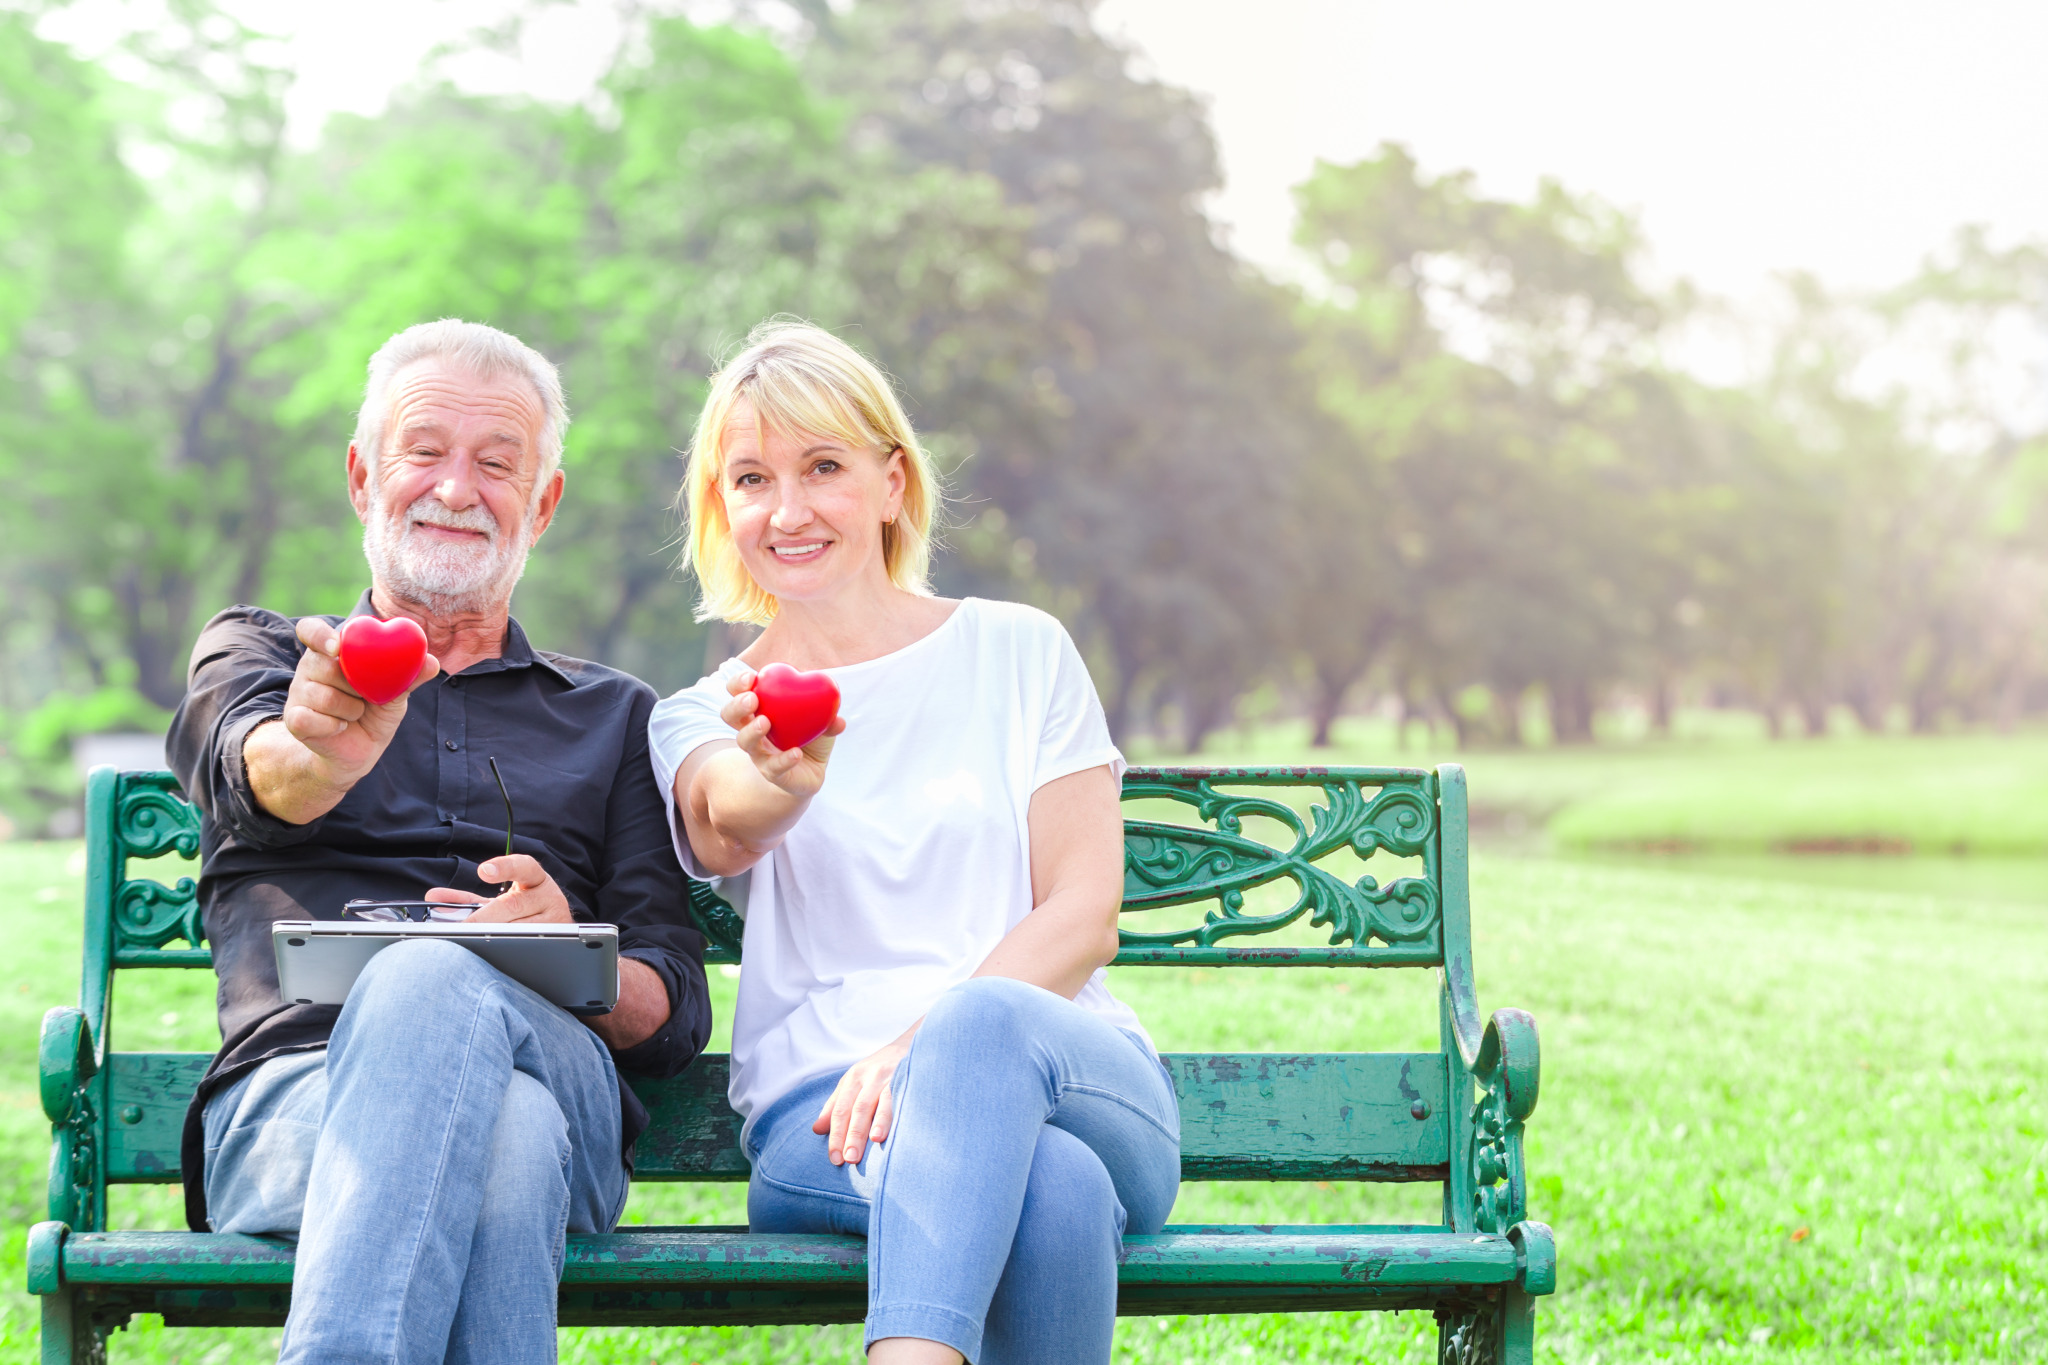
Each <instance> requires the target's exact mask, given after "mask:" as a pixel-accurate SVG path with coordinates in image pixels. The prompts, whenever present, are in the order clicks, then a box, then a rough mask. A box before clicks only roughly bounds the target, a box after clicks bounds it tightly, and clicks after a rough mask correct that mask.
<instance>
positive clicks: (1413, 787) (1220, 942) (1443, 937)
mask: <svg viewBox="0 0 2048 1365" xmlns="http://www.w3.org/2000/svg"><path fill="white" fill-rule="evenodd" d="M1123 795H1124V800H1125V802H1126V809H1127V813H1128V814H1129V815H1130V817H1131V818H1129V819H1128V820H1127V821H1126V824H1125V834H1124V839H1125V851H1126V872H1125V883H1124V885H1125V900H1124V911H1125V914H1126V916H1127V919H1128V921H1129V922H1132V923H1135V924H1137V925H1138V926H1139V927H1136V928H1126V929H1125V931H1124V934H1123V948H1122V951H1121V952H1120V953H1119V954H1118V956H1117V961H1118V962H1119V963H1124V964H1153V965H1165V966H1181V967H1191V966H1199V967H1229V966H1243V967H1323V968H1339V969H1343V968H1358V967H1434V968H1437V969H1439V972H1440V981H1441V985H1440V989H1439V990H1438V992H1437V996H1438V1012H1439V1016H1440V1024H1439V1031H1440V1037H1441V1042H1440V1044H1439V1047H1438V1049H1437V1050H1436V1051H1432V1052H1413V1053H1404V1052H1337V1053H1308V1052H1301V1053H1226V1054H1216V1055H1209V1054H1195V1053H1169V1054H1167V1055H1166V1062H1167V1064H1168V1066H1169V1067H1170V1068H1171V1069H1172V1072H1173V1077H1174V1083H1175V1086H1176V1088H1177V1090H1178V1092H1179V1096H1180V1108H1181V1132H1182V1139H1181V1140H1182V1157H1181V1162H1182V1173H1183V1175H1184V1176H1185V1178H1187V1179H1189V1180H1237V1181H1253V1180H1261V1181H1304V1180H1306V1181H1339V1180H1345V1181H1431V1182H1437V1183H1439V1184H1441V1185H1442V1187H1443V1205H1442V1208H1443V1215H1442V1221H1441V1222H1440V1223H1430V1224H1424V1225H1405V1224H1404V1225H1360V1224H1344V1225H1325V1226H1281V1225H1247V1226H1170V1227H1168V1228H1167V1229H1166V1231H1165V1232H1163V1233H1161V1234H1160V1235H1158V1236H1156V1237H1130V1238H1126V1239H1125V1243H1124V1257H1123V1264H1122V1269H1121V1270H1120V1272H1119V1300H1118V1311H1119V1312H1120V1313H1124V1314H1141V1315H1142V1314H1163V1313H1243V1312H1275V1311H1308V1310H1316V1311H1321V1310H1329V1309H1384V1310H1422V1311H1429V1312H1434V1313H1435V1315H1436V1317H1437V1320H1438V1341H1439V1359H1440V1361H1443V1362H1450V1363H1452V1365H1481V1363H1482V1362H1493V1361H1517V1362H1527V1361H1530V1360H1532V1359H1533V1346H1534V1331H1535V1313H1534V1299H1535V1297H1536V1296H1538V1295H1542V1294H1548V1293H1550V1292H1551V1291H1552V1290H1553V1289H1554V1288H1555V1286H1556V1280H1557V1254H1556V1246H1555V1242H1554V1240H1553V1238H1552V1236H1551V1232H1550V1229H1549V1228H1548V1227H1546V1226H1545V1225H1543V1224H1542V1223H1538V1222H1531V1221H1528V1220H1527V1215H1526V1208H1525V1198H1526V1194H1527V1191H1528V1188H1529V1185H1528V1178H1527V1175H1526V1173H1525V1172H1524V1169H1523V1161H1522V1126H1523V1123H1524V1121H1525V1120H1527V1118H1528V1117H1529V1114H1530V1111H1531V1110H1533V1109H1534V1108H1535V1107H1536V1089H1537V1044H1536V1026H1535V1023H1534V1021H1533V1020H1532V1019H1530V1017H1529V1016H1528V1015H1527V1014H1525V1013H1523V1012H1522V1011H1520V1010H1500V1011H1498V1012H1496V1013H1495V1014H1494V1015H1493V1017H1492V1020H1491V1022H1489V1023H1487V1024H1485V1025H1484V1026H1482V1025H1481V1023H1480V1018H1479V1014H1478V1008H1477V1004H1476V1000H1475V995H1474V989H1473V978H1472V933H1471V902H1470V896H1469V892H1468V890H1467V875H1466V870H1467V848H1466V835H1467V819H1466V804H1465V777H1464V773H1463V771H1462V770H1461V769H1459V768H1457V767H1455V766H1445V767H1442V768H1438V769H1437V770H1435V771H1434V772H1431V771H1427V770H1422V769H1411V768H1231V769H1216V768H1209V769H1203V768H1181V769H1175V768H1133V769H1132V770H1131V771H1130V773H1129V774H1128V775H1127V776H1126V778H1125V779H1124V792H1123ZM1312 803H1313V804H1312ZM1248 826H1249V827H1250V828H1249V829H1248ZM86 829H87V840H86V856H87V872H86V890H85V971H84V982H83V986H82V988H81V991H80V998H79V1004H78V1007H77V1008H72V1007H70V1006H60V1007H58V1008H55V1009H52V1010H51V1011H50V1012H49V1014H48V1015H47V1016H46V1017H45V1018H44V1020H43V1032H42V1049H41V1058H40V1071H41V1089H42V1104H43V1109H44V1111H45V1112H46V1113H47V1114H48V1115H49V1118H50V1122H51V1123H52V1124H53V1125H54V1127H53V1141H52V1147H51V1153H50V1202H49V1221H47V1222H43V1223H38V1224H36V1225H35V1227H34V1228H32V1229H31V1230H30V1232H29V1236H28V1288H29V1291H30V1292H31V1293H33V1294H37V1295H40V1296H41V1298H42V1322H43V1356H42V1358H43V1361H44V1362H45V1365H74V1363H75V1362H83V1361H98V1360H102V1359H104V1356H105V1351H106V1340H107V1335H108V1334H109V1333H110V1332H112V1331H113V1330H114V1329H115V1328H117V1327H120V1326H122V1325H124V1324H126V1323H127V1321H128V1320H129V1318H130V1316H131V1315H133V1314H136V1313H158V1314H161V1315H162V1316H163V1320H164V1322H165V1323H166V1324H167V1325H169V1326H174V1327H176V1326H202V1325H209V1326H263V1325H276V1324H279V1323H282V1322H283V1321H284V1318H285V1312H286V1310H287V1308H288V1307H289V1304H290V1298H291V1282H292V1257H293V1247H292V1245H291V1244H290V1243H288V1242H283V1241H278V1240H274V1239H270V1238H263V1237H247V1236H235V1235H223V1234H214V1233H195V1232H184V1231H167V1232H141V1231H136V1232H115V1231H108V1230H107V1224H108V1217H107V1190H108V1186H109V1185H115V1184H123V1183H134V1182H157V1183H169V1182H175V1181H176V1180H178V1178H179V1169H178V1162H179V1137H180V1129H181V1126H182V1123H183V1120H184V1115H185V1106H186V1101H187V1100H188V1099H189V1098H190V1096H191V1094H192V1092H193V1088H194V1086H195V1085H196V1084H197V1082H198V1080H199V1077H200V1075H201V1074H202V1073H203V1072H204V1071H205V1069H206V1065H207V1062H208V1060H209V1059H208V1057H207V1056H206V1055H205V1054H203V1053H148V1052H115V1051H113V1050H112V1049H111V1044H112V1041H113V1030H112V1024H113V994H114V992H113V985H114V973H115V972H116V971H118V970H120V969H122V968H134V967H186V968H203V967H206V966H208V965H209V963H210V957H209V954H208V952H207V950H206V948H204V947H203V946H200V945H202V944H203V943H204V941H205V940H204V932H203V927H202V925H201V923H200V917H199V909H198V903H197V893H196V888H195V887H194V885H193V882H192V881H191V879H189V878H181V879H180V880H179V881H178V883H177V885H175V886H166V885H164V884H162V883H160V882H157V881H152V880H147V879H142V878H136V879H131V878H130V876H129V867H128V864H129V861H130V860H131V859H149V858H158V857H162V856H165V855H167V854H172V853H176V854H181V855H183V856H184V857H186V858H192V857H195V856H196V855H197V853H198V848H199V816H198V812H197V811H196V810H195V809H194V808H193V807H191V806H190V805H188V804H187V803H186V802H185V801H184V799H183V798H182V797H181V796H180V795H179V792H178V789H177V785H176V782H175V780H174V779H173V778H172V777H171V776H170V775H169V774H168V773H152V772H123V773H117V772H115V771H114V770H113V769H111V768H98V769H95V770H94V771H93V772H92V773H91V774H90V776H89V778H88V782H87V789H86ZM1261 834H1263V835H1265V836H1266V837H1267V838H1270V839H1271V840H1272V842H1271V843H1270V844H1269V843H1267V842H1263V841H1262V840H1261V838H1260V837H1258V836H1259V835H1261ZM1275 845H1278V846H1277V847H1276V846H1275ZM1376 855H1377V856H1379V857H1380V858H1382V859H1383V860H1384V859H1391V860H1398V861H1397V862H1396V863H1395V865H1396V866H1398V867H1400V868H1401V869H1402V870H1403V871H1404V872H1405V873H1408V874H1410V875H1402V876H1398V877H1395V878H1392V879H1387V880H1385V882H1384V884H1382V880H1381V879H1380V878H1377V877H1375V876H1371V875H1362V874H1361V864H1362V860H1366V859H1372V858H1375V856H1376ZM1373 866H1374V868H1375V869H1376V870H1378V871H1385V870H1386V869H1385V867H1383V866H1382V865H1381V863H1380V862H1375V863H1374V864H1373ZM1204 903H1206V904H1207V905H1208V906H1209V908H1208V910H1207V911H1206V913H1205V914H1203V915H1202V917H1201V918H1199V919H1191V918H1190V915H1191V912H1190V911H1187V910H1182V911H1181V912H1180V916H1179V918H1178V919H1174V918H1173V917H1172V916H1170V915H1167V914H1161V913H1155V912H1159V911H1163V910H1165V909H1166V908H1167V907H1175V906H1188V905H1198V904H1204ZM692 910H693V912H694V913H695V915H696V916H697V918H698V921H699V923H700V924H701V926H702V928H703V929H704V930H705V933H706V935H707V937H708V939H709V941H710V944H711V948H710V951H709V952H708V954H707V957H708V958H709V960H711V961H713V962H737V961H738V960H739V920H738V918H737V916H736V915H735V914H734V913H733V912H732V911H731V909H730V908H729V907H727V906H726V905H725V903H724V902H723V901H721V900H719V899H718V898H717V897H715V896H714V895H712V894H711V892H710V890H709V888H707V887H695V888H693V905H692ZM1261 936H1263V941H1260V940H1261ZM179 943H183V944H185V945H189V946H174V945H176V944H179ZM726 1066H727V1058H726V1057H725V1056H724V1055H723V1054H716V1053H712V1054H706V1055H705V1056H703V1057H701V1058H699V1059H698V1060H697V1061H696V1062H695V1063H694V1064H693V1065H692V1066H691V1067H690V1068H689V1069H688V1070H687V1071H686V1072H684V1074H683V1075H681V1076H679V1077H677V1078H675V1079H674V1080H669V1081H635V1082H634V1086H635V1088H636V1089H637V1090H638V1091H639V1093H640V1095H641V1098H642V1099H644V1100H645V1101H646V1103H647V1107H648V1109H649V1111H650V1112H651V1114H652V1115H653V1124H652V1126H651V1127H650V1128H649V1130H648V1131H647V1133H646V1134H645V1136H643V1137H642V1138H641V1139H640V1143H639V1146H638V1148H637V1149H636V1161H635V1172H634V1178H635V1179H638V1180H693V1181H710V1180H721V1181H743V1180H745V1179H746V1178H747V1172H748V1167H747V1159H746V1156H745V1155H744V1153H743V1152H742V1151H741V1148H740V1144H739V1131H740V1123H739V1118H738V1116H737V1115H735V1114H734V1113H733V1112H732V1110H731V1109H730V1108H729V1107H728V1106H727V1104H726V1098H725V1093H726ZM866 1303H867V1290H866V1244H865V1243H864V1242H863V1241H861V1240H860V1239H857V1238H847V1237H830V1236H767V1235H758V1234H754V1233H750V1232H748V1231H747V1229H746V1228H744V1227H725V1226H709V1225H704V1226H681V1227H675V1226H665V1227H652V1226H627V1227H621V1228H620V1229H619V1230H618V1231H617V1232H615V1233H611V1234H609V1235H606V1236H591V1237H583V1236H572V1237H571V1238H570V1239H569V1245H568V1254H567V1259H566V1262H565V1264H564V1267H563V1271H562V1290H561V1321H562V1322H563V1323H564V1324H565V1325H579V1324H584V1325H589V1324H613V1325H660V1324H670V1325H682V1324H691V1325H696V1324H745V1323H828V1322H856V1321H859V1320H860V1318H861V1317H862V1316H863V1314H864V1312H865V1308H866Z"/></svg>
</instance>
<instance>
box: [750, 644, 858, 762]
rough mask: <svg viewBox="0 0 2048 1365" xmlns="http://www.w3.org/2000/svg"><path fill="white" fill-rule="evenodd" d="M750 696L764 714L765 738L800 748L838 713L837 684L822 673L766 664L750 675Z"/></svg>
mask: <svg viewBox="0 0 2048 1365" xmlns="http://www.w3.org/2000/svg"><path fill="white" fill-rule="evenodd" d="M754 699H755V700H756V701H758V702H759V703H760V705H761V714H762V715H764V716H766V717H768V742H769V743H770V744H773V745H774V746H775V747H776V748H778V749H801V748H803V747H804V745H806V744H809V743H810V742H811V741H812V740H814V739H816V738H817V737H818V736H819V735H822V734H824V733H825V731H826V730H827V729H828V728H829V727H830V726H831V724H832V720H833V718H834V717H835V716H837V715H838V714H839V688H838V687H837V686H836V685H834V683H833V682H832V680H831V679H830V678H828V677H826V676H825V675H824V674H823V673H799V672H797V670H795V669H794V668H791V667H790V666H789V665H788V664H770V665H768V666H767V667H766V668H764V669H762V670H761V672H760V675H759V676H758V677H756V678H755V679H754Z"/></svg>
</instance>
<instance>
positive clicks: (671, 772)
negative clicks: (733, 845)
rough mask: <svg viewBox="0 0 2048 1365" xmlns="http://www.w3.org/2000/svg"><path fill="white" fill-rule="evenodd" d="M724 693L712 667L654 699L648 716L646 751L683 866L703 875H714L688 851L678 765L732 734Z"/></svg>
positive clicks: (701, 877) (703, 877) (697, 875)
mask: <svg viewBox="0 0 2048 1365" xmlns="http://www.w3.org/2000/svg"><path fill="white" fill-rule="evenodd" d="M726 695H728V694H727V693H726V691H725V685H724V684H723V683H722V682H721V681H720V680H719V677H718V675H717V674H715V673H714V674H712V675H711V676H710V677H707V678H702V679H700V680H698V682H697V683H696V684H695V685H694V686H691V687H686V688H684V689H683V690H682V691H680V692H678V693H676V694H675V695H674V696H672V697H664V698H663V699H662V700H660V701H658V702H656V703H655V704H654V714H653V715H651V716H649V717H648V719H647V752H648V754H649V755H650V756H651V757H652V759H653V761H654V785H655V786H657V787H659V788H661V802H662V805H663V806H665V807H666V808H667V809H668V828H669V833H670V834H671V835H673V836H674V838H675V843H676V857H677V858H679V859H681V860H682V864H683V871H685V872H687V873H689V874H690V875H691V876H692V877H695V878H697V880H699V881H714V880H716V879H715V878H713V877H712V875H711V874H710V873H708V872H706V871H705V870H704V869H703V867H702V866H701V865H700V864H699V863H698V862H697V856H696V854H694V853H693V852H691V851H690V836H689V833H688V832H687V831H686V830H684V828H683V822H682V818H681V817H680V816H679V815H678V814H677V813H676V770H677V769H678V768H680V767H682V766H683V760H684V759H686V758H688V757H689V756H690V755H691V754H692V753H693V752H695V751H696V750H697V749H699V748H701V747H702V746H704V745H706V744H709V743H711V742H712V741H713V740H719V739H731V738H732V733H733V732H732V727H731V726H730V725H727V724H726V723H725V721H724V720H722V719H721V718H720V717H719V714H718V712H719V710H720V708H721V707H722V706H723V705H724V697H725V696H726Z"/></svg>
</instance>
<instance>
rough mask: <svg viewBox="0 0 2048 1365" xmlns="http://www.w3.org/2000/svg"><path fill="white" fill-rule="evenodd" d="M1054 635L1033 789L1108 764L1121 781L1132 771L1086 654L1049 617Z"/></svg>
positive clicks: (1033, 772) (1048, 621) (1114, 776)
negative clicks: (1112, 734) (1118, 744)
mask: <svg viewBox="0 0 2048 1365" xmlns="http://www.w3.org/2000/svg"><path fill="white" fill-rule="evenodd" d="M1046 624H1047V625H1048V626H1049V627H1050V634H1051V635H1052V636H1054V637H1055V638H1054V640H1053V641H1050V642H1049V644H1050V645H1051V648H1049V649H1048V650H1047V653H1048V654H1050V655H1051V659H1050V661H1049V663H1050V667H1051V674H1052V676H1051V683H1050V686H1049V688H1048V689H1047V693H1046V707H1045V724H1044V725H1043V726H1042V727H1041V728H1040V730H1039V732H1038V754H1037V759H1036V762H1035V764H1034V765H1033V769H1032V773H1031V790H1033V791H1037V790H1038V789H1039V788H1040V787H1043V786H1044V785H1045V784H1046V783H1048V782H1052V781H1055V780H1057V779H1059V778H1062V777H1066V776H1069V775H1070V774H1073V773H1078V772H1085V771H1087V770H1088V769H1089V768H1100V767H1103V766H1104V765H1107V766H1108V768H1109V775H1110V777H1111V778H1112V779H1113V780H1115V781H1117V782H1122V781H1123V776H1124V769H1125V768H1126V767H1127V766H1129V765H1128V764H1126V763H1125V762H1124V756H1123V754H1122V753H1121V752H1119V751H1118V749H1117V747H1116V745H1115V744H1114V743H1112V742H1111V740H1110V737H1109V719H1108V717H1107V716H1105V715H1104V714H1103V712H1102V698H1101V697H1099V696H1097V695H1096V692H1095V682H1094V680H1093V679H1091V678H1090V677H1089V676H1088V665H1087V664H1086V663H1084V662H1082V660H1081V651H1080V650H1078V649H1076V648H1074V641H1073V637H1072V636H1070V635H1068V634H1067V631H1066V627H1064V626H1062V625H1061V624H1060V623H1059V622H1058V621H1056V620H1053V619H1052V618H1050V617H1047V618H1046Z"/></svg>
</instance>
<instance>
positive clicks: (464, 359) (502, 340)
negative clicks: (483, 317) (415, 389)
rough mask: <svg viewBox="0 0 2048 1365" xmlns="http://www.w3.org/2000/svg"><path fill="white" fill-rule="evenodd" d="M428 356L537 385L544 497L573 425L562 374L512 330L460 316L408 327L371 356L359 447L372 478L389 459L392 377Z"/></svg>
mask: <svg viewBox="0 0 2048 1365" xmlns="http://www.w3.org/2000/svg"><path fill="white" fill-rule="evenodd" d="M422 360H440V361H444V362H446V363H447V364H448V365H449V366H451V367H453V368H455V369H459V370H468V371H469V372H470V373H472V374H475V375H478V376H480V377H482V378H484V379H506V378H512V377H517V378H520V379H524V380H525V381H526V382H527V383H529V384H531V385H533V389H534V392H535V393H536V394H538V395H539V397H540V405H541V409H542V412H543V414H544V416H545V420H544V421H543V422H542V424H541V432H540V477H539V478H538V479H536V480H535V481H534V490H533V491H534V495H535V496H536V497H538V496H539V495H540V491H541V489H542V488H544V487H546V486H547V482H548V480H549V479H550V478H552V477H554V473H555V471H556V470H557V469H560V468H561V467H562V438H563V436H564V435H566V434H567V432H568V430H569V400H568V398H567V397H565V396H564V395H563V393H562V376H561V374H560V373H558V372H557V371H556V369H555V366H554V362H552V361H550V360H549V359H548V358H547V357H546V356H544V355H542V354H541V353H540V352H539V351H536V350H534V349H533V347H531V346H529V345H527V344H526V343H525V342H523V341H521V340H520V339H519V338H518V337H516V336H513V335H512V334H511V333H509V332H501V331H499V330H498V329H497V328H495V327H486V326H485V325H484V324H483V323H481V322H464V321H463V320H462V319H460V318H442V319H441V320H440V321H439V322H422V323H418V324H416V325H414V326H411V327H408V328H406V329H405V330H404V331H403V332H400V333H399V334H398V335H397V336H395V337H393V338H391V340H389V341H387V342H385V343H384V344H383V345H382V346H380V347H379V348H378V349H377V354H375V355H373V356H371V357H370V378H369V382H368V383H367V384H365V385H364V387H363V406H362V408H361V409H360V410H358V411H357V413H356V434H355V446H356V449H357V450H358V451H359V452H360V453H361V454H362V455H363V457H364V458H365V459H367V460H369V461H370V471H371V478H372V480H374V479H375V478H376V476H377V474H378V473H379V472H380V469H381V466H382V464H383V460H384V424H385V423H386V422H387V421H388V420H389V419H390V417H391V400H390V397H389V390H390V387H391V380H392V377H393V376H394V375H396V374H397V373H398V372H399V371H401V370H403V369H405V368H406V367H407V366H410V365H416V364H418V363H419V362H420V361H422Z"/></svg>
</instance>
